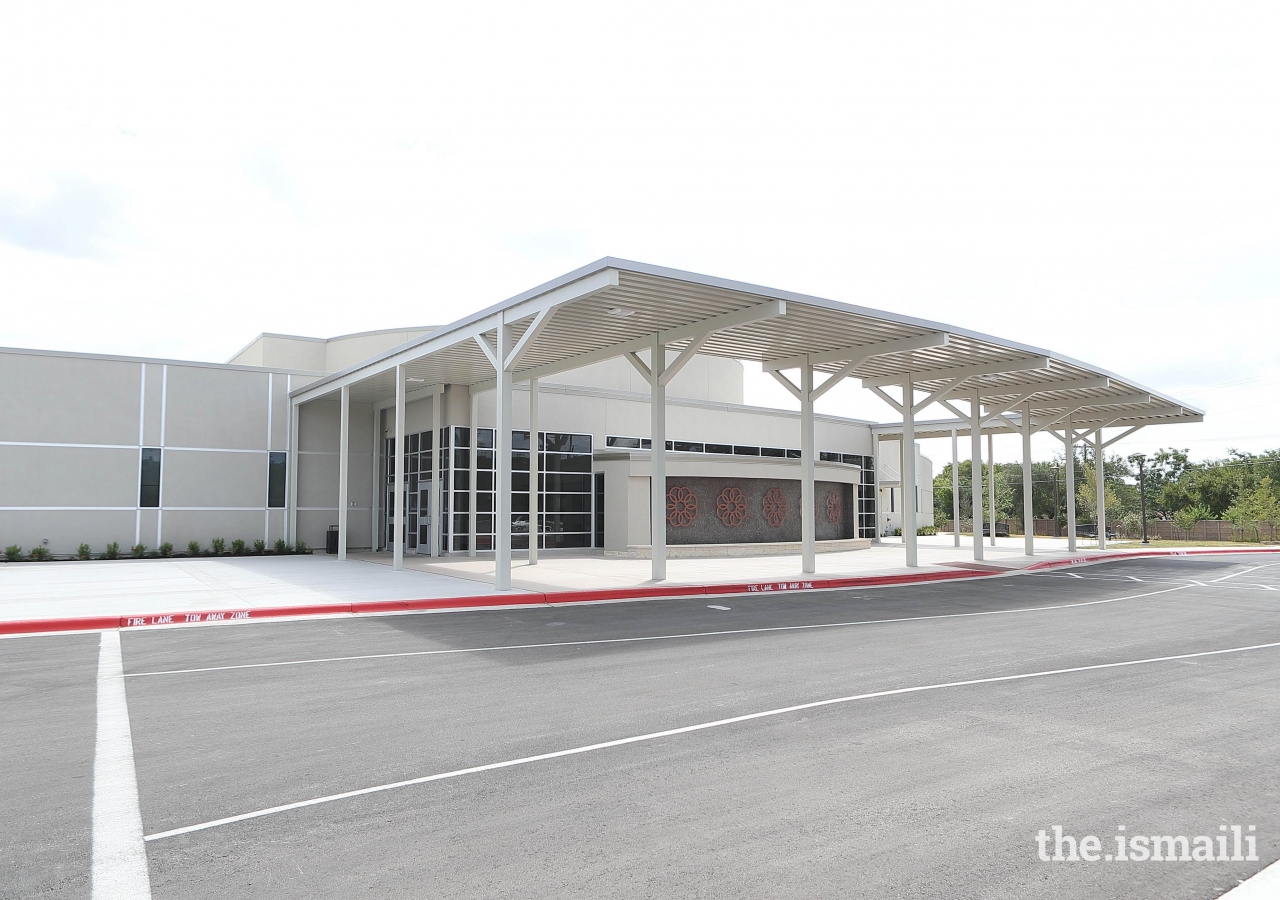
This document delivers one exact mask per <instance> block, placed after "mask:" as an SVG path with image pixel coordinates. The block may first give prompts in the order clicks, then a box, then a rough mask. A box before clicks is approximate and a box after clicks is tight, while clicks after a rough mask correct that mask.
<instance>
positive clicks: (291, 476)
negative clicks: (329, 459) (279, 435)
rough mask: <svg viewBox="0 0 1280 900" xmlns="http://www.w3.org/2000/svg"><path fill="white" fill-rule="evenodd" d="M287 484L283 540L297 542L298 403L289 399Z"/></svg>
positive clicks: (291, 542)
mask: <svg viewBox="0 0 1280 900" xmlns="http://www.w3.org/2000/svg"><path fill="white" fill-rule="evenodd" d="M285 478H286V481H287V483H288V485H289V500H288V503H289V533H288V534H287V535H285V540H286V541H287V542H288V543H290V544H297V543H298V404H297V403H295V402H294V401H293V398H290V399H289V468H288V469H287V471H286V473H285Z"/></svg>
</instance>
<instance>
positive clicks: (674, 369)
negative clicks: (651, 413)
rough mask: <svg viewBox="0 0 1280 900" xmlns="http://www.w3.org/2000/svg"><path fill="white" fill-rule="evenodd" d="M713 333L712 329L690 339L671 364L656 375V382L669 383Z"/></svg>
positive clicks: (665, 384) (664, 385)
mask: <svg viewBox="0 0 1280 900" xmlns="http://www.w3.org/2000/svg"><path fill="white" fill-rule="evenodd" d="M713 334H715V332H714V331H708V332H706V333H705V334H702V335H700V336H698V337H697V338H695V339H694V340H692V341H690V342H689V346H687V347H685V348H684V349H683V350H681V351H680V355H679V356H677V357H676V358H675V359H674V360H672V362H671V365H669V366H667V368H666V369H665V370H664V371H663V373H662V374H661V375H659V376H658V384H660V385H662V386H663V387H666V386H667V385H669V384H670V383H671V379H673V378H675V377H676V376H677V375H679V374H680V370H681V369H683V368H684V367H685V366H687V365H688V364H689V360H691V359H693V357H694V355H695V354H696V353H697V352H698V351H699V350H701V349H702V345H703V344H705V343H706V342H707V341H709V340H710V339H711V336H712V335H713Z"/></svg>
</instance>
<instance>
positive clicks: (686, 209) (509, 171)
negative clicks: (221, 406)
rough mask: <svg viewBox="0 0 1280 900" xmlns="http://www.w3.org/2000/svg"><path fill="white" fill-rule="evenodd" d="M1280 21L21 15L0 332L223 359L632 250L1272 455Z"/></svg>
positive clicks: (780, 399) (6, 116)
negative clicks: (900, 321) (1125, 397)
mask: <svg viewBox="0 0 1280 900" xmlns="http://www.w3.org/2000/svg"><path fill="white" fill-rule="evenodd" d="M1278 46H1280V4H1275V3H1265V4H1256V5H1243V4H1240V5H1233V4H1228V3H1224V2H1215V3H1200V4H1194V5H1178V4H1173V3H1168V2H1165V3H1159V4H1152V5H1147V6H1144V5H1140V4H1117V3H1104V4H1098V5H1093V6H1090V5H1087V4H1083V3H1071V4H1063V5H1059V6H1052V5H1050V4H1027V3H1009V4H975V3H964V4H957V3H948V4H936V5H932V4H903V3H895V4H875V5H872V4H854V3H839V4H830V5H825V4H805V3H798V2H791V3H786V4H783V3H772V4H766V5H756V4H749V3H744V2H737V3H723V4H720V3H703V4H696V3H690V2H683V3H677V4H671V5H665V4H660V3H655V2H645V3H635V4H622V3H613V4H599V3H595V4H583V5H571V4H551V3H522V4H512V5H500V4H478V3H473V4H466V3H452V4H438V5H432V4H425V3H416V4H410V5H405V6H394V5H379V4H373V3H360V4H351V5H338V4H318V3H310V4H305V5H298V6H293V7H290V6H282V5H270V4H265V3H253V4H246V5H242V6H237V5H236V4H233V3H229V2H219V3H216V4H205V5H197V4H192V3H183V4H155V5H130V4H126V3H121V2H117V3H111V4H97V5H89V4H86V5H84V6H67V5H62V4H23V5H18V4H7V5H6V6H5V7H4V9H3V11H2V12H0V310H3V315H2V316H0V345H4V346H16V347H42V348H54V349H65V350H79V351H93V352H106V353H123V354H140V355H151V356H162V357H170V358H191V359H201V360H215V361H224V360H226V359H227V358H229V357H230V356H231V355H232V354H234V353H235V352H236V351H237V350H239V349H240V347H242V346H243V345H244V344H245V343H247V342H248V341H249V340H250V339H251V338H253V337H254V336H255V335H256V334H257V333H259V332H261V331H276V332H290V333H301V334H308V335H317V336H329V335H333V334H339V333H344V332H352V331H363V330H368V329H374V328H385V327H392V326H400V325H425V324H443V323H445V322H448V321H451V320H453V319H456V318H458V317H460V316H462V315H464V314H466V313H468V312H471V311H473V310H475V309H478V308H480V307H482V306H486V305H489V304H491V303H494V302H497V301H499V300H502V299H505V298H506V297H508V296H511V295H513V294H515V293H518V292H520V291H522V290H524V289H526V288H529V287H532V286H533V285H536V284H538V283H541V282H543V281H545V280H548V279H550V278H552V277H554V276H556V275H558V274H560V273H562V272H565V271H567V270H570V269H573V268H576V267H578V266H580V265H583V264H585V263H587V262H590V261H592V260H594V259H597V258H599V257H602V256H606V255H613V256H621V257H626V258H630V259H637V260H642V261H646V262H651V263H656V264H660V265H666V266H673V267H677V268H683V269H689V270H692V271H695V272H702V273H706V274H711V275H718V276H723V277H727V278H734V279H739V280H743V281H749V282H755V283H759V284H765V285H769V286H772V287H778V288H784V289H789V290H794V291H802V292H807V293H812V294H817V295H820V296H824V297H830V298H833V299H836V300H843V301H847V302H852V303H859V304H864V305H868V306H872V307H878V308H882V309H888V310H894V311H897V312H901V313H905V314H909V315H914V316H921V317H925V318H931V319H937V320H940V321H943V322H948V323H952V324H955V325H959V326H963V327H967V328H972V329H976V330H979V331H984V332H988V333H992V334H996V335H999V336H1002V337H1006V338H1011V339H1013V340H1017V341H1022V342H1025V343H1029V344H1034V345H1038V346H1041V347H1046V348H1049V349H1052V350H1055V351H1058V352H1060V353H1063V354H1066V355H1069V356H1072V357H1076V358H1078V359H1082V360H1084V361H1087V362H1090V363H1094V364H1096V365H1099V366H1101V367H1104V368H1107V369H1110V370H1113V371H1116V372H1119V373H1122V374H1124V375H1125V376H1128V377H1131V378H1133V379H1134V380H1135V381H1138V382H1140V383H1142V384H1145V385H1146V386H1148V387H1151V388H1155V389H1158V390H1162V391H1165V392H1168V393H1171V394H1173V395H1174V396H1175V397H1177V398H1179V399H1182V400H1185V401H1187V402H1188V403H1193V404H1196V405H1199V406H1202V407H1204V408H1205V409H1206V410H1207V411H1208V415H1207V416H1206V420H1205V423H1204V424H1203V425H1193V426H1177V427H1170V428H1163V429H1161V428H1154V429H1149V430H1147V431H1145V432H1140V433H1139V434H1138V435H1136V436H1134V437H1133V438H1131V439H1129V440H1128V441H1126V442H1124V443H1123V444H1120V445H1117V447H1116V448H1115V449H1117V450H1121V451H1123V452H1125V453H1128V452H1133V451H1135V450H1148V451H1149V450H1152V449H1154V448H1156V447H1158V446H1165V445H1175V446H1179V447H1188V448H1190V449H1191V451H1192V455H1193V457H1196V458H1202V457H1206V456H1214V455H1219V454H1222V453H1225V452H1226V450H1227V448H1228V447H1237V448H1240V449H1247V450H1253V451H1258V450H1262V449H1264V448H1272V447H1280V425H1278V424H1277V423H1278V422H1280V416H1278V415H1277V413H1278V412H1280V402H1278V401H1277V394H1278V391H1280V367H1278V366H1277V363H1278V362H1280V342H1278V339H1277V336H1278V335H1280V328H1278V327H1277V326H1278V325H1280V313H1278V312H1277V310H1278V309H1280V165H1278V163H1277V161H1278V160H1280V52H1277V49H1276V48H1277V47H1278ZM86 390H92V386H91V385H88V386H86ZM789 400H790V398H789V397H788V396H787V395H786V394H785V393H784V392H782V390H781V388H777V387H776V386H774V385H772V382H769V381H766V380H764V379H762V378H761V377H759V375H758V373H757V374H755V375H753V374H751V373H750V372H749V373H748V401H749V402H758V403H766V404H772V405H780V406H787V405H790V403H789ZM32 402H39V400H38V398H32ZM819 409H820V411H823V412H830V413H836V414H845V415H851V416H857V417H866V418H874V419H881V420H884V419H889V418H891V417H892V413H891V412H890V411H889V410H888V408H887V407H885V406H884V405H883V404H882V403H880V402H879V401H877V400H875V399H874V397H872V396H871V395H869V394H864V393H863V392H861V391H859V390H856V389H854V388H853V387H852V386H850V387H848V388H846V387H842V388H840V389H838V390H834V391H832V392H830V393H829V394H828V395H827V396H826V397H825V398H824V399H823V401H822V402H821V404H820V407H819ZM931 414H942V413H941V411H940V410H938V409H937V408H935V409H934V410H932V411H931ZM1004 444H1007V446H1002V445H1004ZM1017 450H1018V441H1017V439H1016V438H1005V439H1003V440H1001V441H998V451H997V452H998V456H999V457H1001V458H1007V459H1014V458H1016V453H1017ZM1051 451H1052V445H1051V444H1050V443H1049V442H1048V440H1047V439H1046V442H1045V443H1043V444H1041V443H1037V445H1036V452H1037V454H1038V455H1041V456H1047V455H1048V454H1049V453H1050V452H1051ZM926 452H928V453H929V454H930V455H931V456H933V457H934V458H935V459H936V460H938V461H939V463H941V461H943V459H944V458H947V457H949V455H950V447H949V442H945V443H939V442H930V443H928V444H927V445H926Z"/></svg>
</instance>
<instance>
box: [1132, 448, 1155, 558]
mask: <svg viewBox="0 0 1280 900" xmlns="http://www.w3.org/2000/svg"><path fill="white" fill-rule="evenodd" d="M1129 462H1131V463H1133V464H1134V465H1135V466H1137V467H1138V496H1139V497H1140V498H1141V500H1142V543H1144V544H1149V543H1151V542H1150V541H1149V540H1147V456H1146V454H1145V453H1134V454H1131V455H1130V456H1129Z"/></svg>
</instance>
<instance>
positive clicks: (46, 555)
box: [31, 547, 53, 562]
mask: <svg viewBox="0 0 1280 900" xmlns="http://www.w3.org/2000/svg"><path fill="white" fill-rule="evenodd" d="M51 559H53V554H52V553H50V552H49V548H48V547H33V548H32V549H31V560H32V562H48V561H49V560H51Z"/></svg>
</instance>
